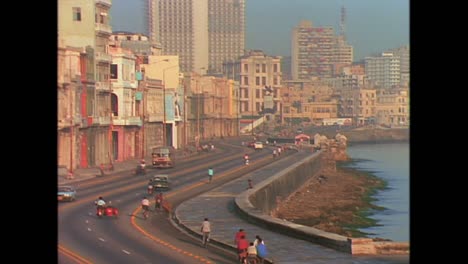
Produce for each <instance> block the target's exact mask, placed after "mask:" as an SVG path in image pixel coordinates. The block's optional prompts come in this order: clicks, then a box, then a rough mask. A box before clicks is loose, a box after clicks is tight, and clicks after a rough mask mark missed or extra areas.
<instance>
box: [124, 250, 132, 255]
mask: <svg viewBox="0 0 468 264" xmlns="http://www.w3.org/2000/svg"><path fill="white" fill-rule="evenodd" d="M122 251H123V252H124V253H125V254H127V255H130V252H128V251H127V250H125V249H122Z"/></svg>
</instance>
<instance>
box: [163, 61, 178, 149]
mask: <svg viewBox="0 0 468 264" xmlns="http://www.w3.org/2000/svg"><path fill="white" fill-rule="evenodd" d="M175 67H179V65H178V64H177V65H172V66H169V67H167V68H164V69H163V144H164V145H163V146H166V145H167V139H166V70H169V69H172V68H175Z"/></svg>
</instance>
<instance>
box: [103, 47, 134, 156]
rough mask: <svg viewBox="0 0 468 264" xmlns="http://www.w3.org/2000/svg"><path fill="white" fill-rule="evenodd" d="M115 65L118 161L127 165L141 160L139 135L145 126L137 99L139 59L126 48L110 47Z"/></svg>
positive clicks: (114, 116)
mask: <svg viewBox="0 0 468 264" xmlns="http://www.w3.org/2000/svg"><path fill="white" fill-rule="evenodd" d="M109 53H110V54H111V55H112V64H111V69H110V70H111V77H110V81H111V86H112V94H111V109H112V138H113V140H115V141H116V142H113V148H112V150H113V156H114V160H118V161H123V160H127V159H130V158H136V157H138V156H139V155H138V150H139V144H140V142H139V141H138V134H139V130H140V127H141V124H142V121H141V117H140V116H139V115H138V114H137V113H136V111H135V106H136V103H137V101H138V100H136V98H135V95H136V91H137V88H138V83H137V80H136V78H135V62H136V57H135V55H133V53H132V52H130V51H129V50H126V49H123V48H115V47H109Z"/></svg>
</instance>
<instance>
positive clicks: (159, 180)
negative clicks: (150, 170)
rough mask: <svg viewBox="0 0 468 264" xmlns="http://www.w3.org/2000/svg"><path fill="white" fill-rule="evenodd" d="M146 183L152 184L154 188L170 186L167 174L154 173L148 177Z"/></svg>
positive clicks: (165, 188) (167, 187)
mask: <svg viewBox="0 0 468 264" xmlns="http://www.w3.org/2000/svg"><path fill="white" fill-rule="evenodd" d="M148 185H152V186H153V189H154V190H161V189H162V190H169V189H170V188H171V182H170V180H169V175H167V174H156V175H154V176H153V177H151V178H150V179H149V183H148Z"/></svg>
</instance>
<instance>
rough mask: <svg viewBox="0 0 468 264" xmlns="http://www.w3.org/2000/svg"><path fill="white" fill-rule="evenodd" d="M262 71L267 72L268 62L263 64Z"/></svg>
mask: <svg viewBox="0 0 468 264" xmlns="http://www.w3.org/2000/svg"><path fill="white" fill-rule="evenodd" d="M262 72H263V73H265V72H266V64H265V63H264V64H262Z"/></svg>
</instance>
